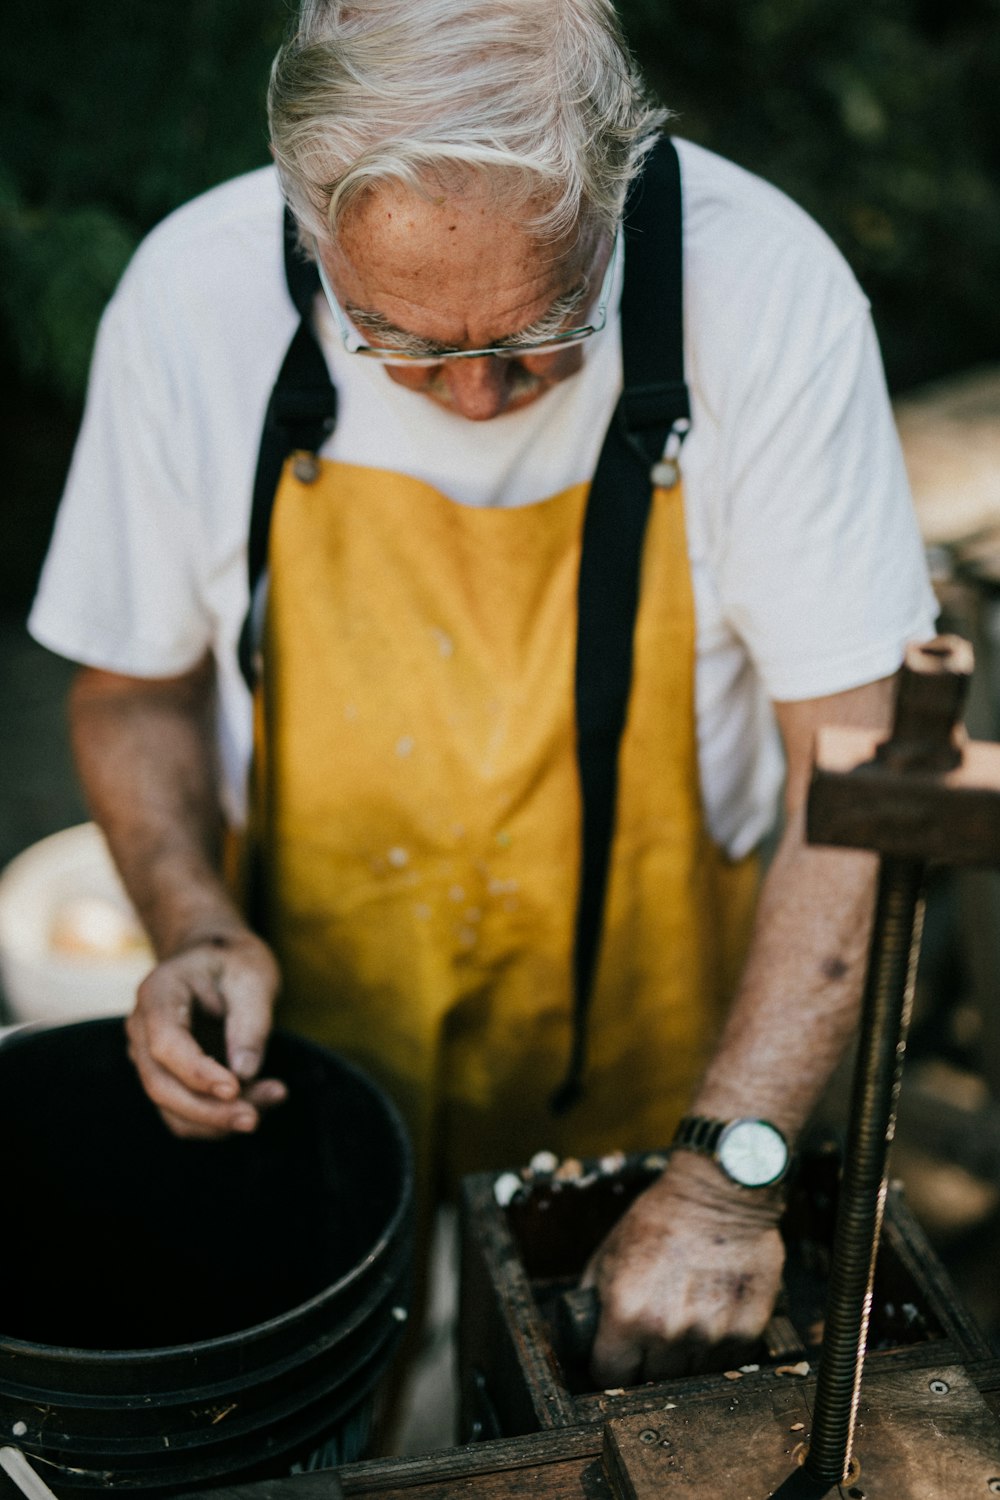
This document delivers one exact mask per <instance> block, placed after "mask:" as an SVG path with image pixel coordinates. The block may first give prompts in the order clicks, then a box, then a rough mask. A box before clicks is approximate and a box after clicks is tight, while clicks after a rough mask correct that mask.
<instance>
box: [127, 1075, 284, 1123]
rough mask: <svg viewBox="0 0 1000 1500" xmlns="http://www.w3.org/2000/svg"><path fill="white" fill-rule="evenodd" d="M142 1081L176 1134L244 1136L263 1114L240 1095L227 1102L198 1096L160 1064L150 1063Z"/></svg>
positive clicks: (204, 1095)
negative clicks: (236, 1133) (241, 1134)
mask: <svg viewBox="0 0 1000 1500" xmlns="http://www.w3.org/2000/svg"><path fill="white" fill-rule="evenodd" d="M142 1082H143V1087H144V1088H145V1090H146V1092H147V1094H148V1095H149V1097H150V1098H151V1099H152V1101H153V1103H154V1104H155V1105H156V1107H157V1108H158V1109H159V1110H160V1112H161V1114H162V1115H163V1117H164V1119H165V1120H166V1121H167V1124H168V1125H169V1126H170V1128H171V1130H173V1132H174V1134H175V1135H195V1136H222V1135H229V1134H231V1133H232V1132H233V1131H237V1132H241V1133H245V1132H248V1131H251V1130H255V1129H256V1128H257V1125H258V1124H259V1122H260V1113H259V1111H258V1109H257V1108H256V1106H255V1105H254V1104H253V1103H251V1102H250V1101H249V1100H246V1099H243V1098H241V1097H240V1096H239V1095H237V1096H236V1097H234V1098H233V1099H231V1100H228V1101H226V1100H221V1099H213V1098H212V1097H211V1096H210V1095H206V1094H200V1093H197V1092H195V1091H194V1090H192V1089H190V1088H188V1087H187V1086H186V1085H185V1084H183V1083H182V1082H181V1081H180V1079H179V1078H177V1077H176V1076H175V1075H174V1074H173V1073H170V1072H168V1071H167V1069H165V1068H162V1067H160V1066H159V1064H158V1063H155V1062H147V1065H146V1069H145V1071H144V1072H143V1074H142Z"/></svg>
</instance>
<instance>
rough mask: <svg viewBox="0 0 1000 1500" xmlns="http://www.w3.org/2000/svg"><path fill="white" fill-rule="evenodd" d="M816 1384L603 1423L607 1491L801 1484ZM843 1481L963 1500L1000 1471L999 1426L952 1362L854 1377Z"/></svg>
mask: <svg viewBox="0 0 1000 1500" xmlns="http://www.w3.org/2000/svg"><path fill="white" fill-rule="evenodd" d="M814 1397H815V1386H814V1383H813V1382H812V1381H808V1382H807V1381H801V1382H796V1384H795V1385H794V1386H788V1387H786V1388H785V1390H784V1391H783V1392H782V1393H781V1396H780V1400H779V1399H778V1392H777V1391H776V1390H775V1389H773V1388H771V1389H767V1388H763V1389H762V1388H758V1389H750V1390H743V1389H740V1390H738V1391H734V1392H733V1393H732V1395H731V1396H728V1397H722V1398H719V1399H717V1400H716V1401H714V1402H700V1403H697V1404H693V1405H691V1406H690V1407H687V1408H680V1407H679V1408H678V1409H676V1410H674V1411H669V1412H668V1411H661V1412H659V1413H657V1414H656V1415H655V1416H652V1415H645V1416H638V1417H637V1416H632V1417H624V1418H621V1419H618V1420H615V1421H612V1422H609V1423H608V1425H607V1428H606V1429H605V1450H604V1461H605V1467H606V1470H607V1473H608V1477H609V1481H610V1483H611V1485H612V1489H613V1491H614V1494H615V1496H616V1500H654V1497H656V1500H659V1497H660V1496H662V1495H664V1494H665V1493H670V1492H671V1490H672V1487H676V1489H677V1490H678V1492H681V1491H682V1492H683V1494H684V1497H685V1500H765V1497H766V1496H768V1495H772V1496H777V1495H778V1494H781V1493H782V1486H785V1489H784V1493H785V1494H791V1493H795V1492H798V1493H807V1492H808V1490H807V1489H805V1488H804V1487H803V1484H802V1482H801V1479H800V1478H794V1479H793V1476H796V1475H797V1471H798V1469H799V1462H798V1459H799V1454H800V1453H801V1452H802V1451H804V1445H805V1444H807V1443H808V1438H809V1425H810V1421H811V1410H812V1404H813V1400H814ZM855 1453H856V1457H857V1459H858V1461H859V1463H860V1472H859V1473H858V1475H857V1478H856V1479H852V1484H853V1488H851V1487H847V1486H845V1487H844V1489H843V1491H842V1493H846V1494H849V1495H850V1494H855V1493H860V1494H863V1495H864V1497H865V1500H960V1497H961V1500H965V1497H969V1500H972V1497H973V1496H976V1495H983V1496H984V1497H985V1496H987V1495H988V1494H989V1493H990V1489H989V1485H990V1481H991V1480H993V1481H995V1480H997V1479H998V1477H1000V1427H998V1426H997V1423H996V1421H995V1419H994V1417H993V1415H992V1413H991V1412H990V1411H989V1409H988V1408H987V1406H986V1404H985V1402H984V1401H983V1399H982V1397H981V1396H980V1394H979V1392H978V1391H977V1390H976V1387H975V1385H974V1383H973V1382H972V1380H971V1379H970V1377H969V1375H968V1374H967V1373H966V1372H965V1371H964V1370H962V1369H961V1368H960V1367H958V1366H948V1365H942V1366H938V1367H937V1368H935V1369H933V1370H932V1371H928V1370H920V1371H917V1370H905V1371H904V1370H898V1369H887V1368H885V1367H883V1368H881V1369H880V1370H879V1371H878V1373H877V1375H875V1376H872V1377H867V1378H866V1380H865V1383H864V1385H863V1387H862V1393H861V1404H860V1408H859V1424H858V1430H857V1439H856V1444H855Z"/></svg>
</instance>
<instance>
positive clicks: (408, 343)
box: [344, 302, 448, 354]
mask: <svg viewBox="0 0 1000 1500" xmlns="http://www.w3.org/2000/svg"><path fill="white" fill-rule="evenodd" d="M344 311H345V313H346V314H347V316H348V317H349V318H350V320H351V322H352V323H353V324H354V326H355V328H356V329H357V330H358V332H359V333H367V334H368V335H369V337H371V338H377V339H382V340H384V341H385V344H386V346H387V347H390V346H391V347H392V348H393V349H398V350H399V351H400V352H401V353H406V354H441V353H443V351H444V350H445V349H446V348H447V347H448V346H447V345H446V344H436V343H435V342H434V340H433V339H425V338H421V337H420V335H419V334H418V333H408V332H407V330H406V329H405V328H397V327H396V325H395V323H390V322H389V319H388V318H386V317H383V316H382V314H381V313H377V312H369V311H367V310H366V309H365V308H363V307H356V306H355V304H354V303H353V302H346V303H345V304H344Z"/></svg>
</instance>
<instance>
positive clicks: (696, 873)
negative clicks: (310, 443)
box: [257, 463, 754, 1188]
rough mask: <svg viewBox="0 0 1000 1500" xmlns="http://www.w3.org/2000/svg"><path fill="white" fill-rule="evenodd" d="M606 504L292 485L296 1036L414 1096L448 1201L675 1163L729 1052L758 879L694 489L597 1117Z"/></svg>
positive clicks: (622, 888)
mask: <svg viewBox="0 0 1000 1500" xmlns="http://www.w3.org/2000/svg"><path fill="white" fill-rule="evenodd" d="M585 501H586V488H585V487H582V486H581V487H579V488H576V489H572V490H569V491H566V492H565V493H563V494H560V495H556V496H553V497H552V498H550V499H549V500H546V501H543V502H541V503H539V504H535V505H528V506H522V507H518V508H516V509H512V510H479V509H475V508H472V507H466V506H461V505H458V504H455V503H454V502H452V501H451V500H449V499H447V498H446V497H445V496H443V495H441V494H439V493H438V492H437V491H435V490H434V489H432V488H431V487H429V486H427V485H425V484H423V483H421V482H419V481H417V480H414V479H410V478H407V477H406V476H402V475H399V474H394V473H388V472H380V471H371V470H365V469H359V468H354V467H351V466H346V465H342V464H337V463H323V464H322V465H321V466H320V468H319V472H318V476H317V478H316V479H315V480H314V481H313V482H311V483H303V482H302V481H300V480H299V479H297V478H296V477H295V473H294V471H293V467H292V465H291V464H289V465H288V466H287V467H286V470H285V472H284V475H283V477H282V481H281V484H280V486H279V491H278V495H277V500H276V504H275V510H274V515H273V519H272V524H271V544H270V585H269V596H268V609H267V625H266V634H265V646H264V663H265V670H264V676H263V683H262V690H261V692H260V694H259V700H258V702H259V708H258V718H257V722H258V727H259V730H260V735H259V743H260V746H261V749H262V751H263V749H264V747H266V754H264V755H262V757H261V759H260V760H259V761H258V770H259V771H265V768H266V771H265V774H263V775H258V778H257V788H258V800H257V809H258V827H259V831H260V836H261V842H262V846H263V849H264V850H265V852H266V861H265V866H264V868H265V872H266V873H265V908H264V909H265V913H266V917H265V920H266V928H267V932H268V936H269V938H270V940H271V942H272V943H273V944H274V947H275V950H276V952H277V955H278V958H279V961H280V962H281V965H282V970H283V973H284V989H283V993H282V998H281V1000H280V1002H279V1009H278V1014H277V1019H278V1021H279V1022H280V1023H281V1024H284V1025H288V1026H291V1027H292V1028H294V1029H297V1030H301V1031H303V1032H305V1033H306V1034H308V1035H310V1036H313V1037H315V1038H316V1039H318V1040H320V1041H322V1042H325V1043H327V1044H328V1045H330V1046H332V1047H334V1048H335V1049H336V1050H337V1051H341V1052H344V1053H345V1054H346V1055H348V1056H350V1057H352V1058H354V1059H356V1060H357V1061H358V1062H360V1063H361V1064H362V1066H364V1067H365V1068H367V1069H368V1070H369V1071H370V1072H371V1073H372V1074H373V1075H374V1076H375V1077H376V1078H377V1079H378V1080H379V1081H380V1082H381V1083H382V1084H383V1086H384V1087H386V1088H387V1090H388V1091H389V1092H390V1094H392V1096H393V1097H394V1098H395V1099H396V1101H397V1103H398V1104H399V1105H400V1107H401V1109H402V1110H403V1113H404V1116H405V1117H406V1119H407V1121H408V1124H409V1126H410V1128H411V1131H412V1132H413V1137H414V1144H415V1147H416V1150H417V1155H418V1159H420V1160H422V1161H423V1162H424V1163H429V1162H431V1161H434V1162H435V1163H436V1164H437V1167H438V1169H439V1171H440V1174H441V1175H440V1177H439V1181H438V1183H436V1184H435V1186H436V1187H438V1188H440V1187H442V1186H444V1187H450V1186H451V1185H452V1184H453V1183H454V1181H455V1178H456V1177H457V1176H458V1175H459V1174H460V1173H462V1172H464V1171H470V1170H474V1169H478V1168H484V1167H500V1166H505V1165H511V1164H516V1163H518V1162H521V1161H523V1160H527V1159H528V1158H529V1157H530V1156H531V1155H532V1154H533V1153H534V1152H535V1151H536V1150H538V1149H539V1148H540V1147H543V1146H544V1147H548V1148H550V1149H553V1150H556V1151H558V1152H560V1153H568V1152H572V1153H573V1154H576V1155H583V1154H586V1155H591V1154H601V1153H603V1152H605V1151H608V1150H611V1149H613V1148H616V1147H617V1148H621V1149H626V1150H631V1149H641V1148H644V1147H649V1146H652V1145H662V1144H663V1143H665V1142H666V1141H668V1140H669V1139H670V1136H671V1134H672V1132H673V1128H674V1125H675V1124H676V1122H677V1120H678V1119H679V1118H680V1116H681V1114H682V1113H683V1112H684V1108H685V1107H686V1104H687V1101H688V1099H689V1097H690V1092H691V1089H692V1087H693V1085H694V1083H695V1081H696V1079H697V1077H698V1075H699V1073H700V1071H701V1069H702V1068H703V1066H704V1064H705V1062H706V1060H707V1057H708V1055H709V1052H710V1049H711V1046H712V1044H713V1040H714V1038H715V1037H716V1035H717V1033H718V1027H719V1021H720V1015H721V1008H722V1006H723V1004H724V1002H725V1000H726V999H727V998H728V995H729V994H730V992H731V987H732V983H733V978H734V974H733V964H732V958H733V954H734V950H735V949H738V948H739V947H740V946H741V938H742V936H743V935H744V934H745V931H746V927H747V920H748V916H749V911H750V906H751V903H752V891H753V885H754V872H753V870H752V868H751V867H750V866H749V865H748V864H747V863H746V862H744V864H742V865H740V866H731V865H729V864H727V862H726V861H725V860H724V859H723V857H722V856H721V855H720V854H719V852H718V851H717V850H716V849H715V847H714V846H713V845H712V843H711V841H710V840H709V838H708V836H707V834H706V831H705V828H704V825H703V820H702V817H701V811H700V807H701V799H700V795H699V787H698V774H697V747H696V740H695V717H694V702H693V692H694V613H693V605H692V596H691V584H690V576H689V568H688V561H687V547H686V544H685V536H684V512H683V498H682V491H681V487H680V485H679V484H678V485H677V486H675V487H674V488H673V489H672V490H658V491H656V492H655V494H654V499H653V507H652V512H651V516H650V521H649V527H648V531H647V537H646V545H645V550H644V554H643V568H642V590H641V603H640V608H639V614H638V620H637V624H636V632H635V642H634V652H635V656H634V676H633V688H632V694H631V697H630V706H629V716H628V722H627V725H626V729H625V734H624V738H623V741H622V745H621V750H620V758H619V797H618V813H617V824H616V831H615V836H614V841H613V845H612V851H611V864H610V878H609V886H608V897H607V908H606V914H605V923H604V932H603V936H602V941H601V946H600V950H599V951H600V958H599V962H598V967H597V973H596V978H595V983H594V987H593V995H592V1000H591V1005H590V1014H589V1020H588V1056H589V1061H588V1068H587V1081H586V1090H585V1092H584V1094H583V1097H582V1100H581V1102H580V1103H579V1104H578V1105H577V1107H576V1108H574V1109H573V1110H572V1111H571V1112H569V1113H568V1114H566V1115H564V1116H562V1117H560V1118H556V1117H554V1116H553V1114H552V1112H551V1110H550V1109H549V1107H548V1101H549V1099H550V1096H551V1094H552V1092H553V1090H554V1088H555V1087H556V1086H557V1085H558V1083H559V1080H560V1077H561V1075H562V1072H563V1071H564V1068H565V1059H566V1056H567V1054H568V1051H569V1046H570V1030H571V1016H572V1009H573V995H572V964H571V955H572V948H573V922H574V914H575V910H576V901H577V895H578V883H579V853H578V851H579V848H580V793H579V782H578V775H577V767H576V760H575V754H574V726H573V690H572V682H573V660H574V644H575V640H576V598H575V590H576V582H577V576H578V572H579V561H580V545H581V543H580V537H581V527H582V519H583V513H584V506H585Z"/></svg>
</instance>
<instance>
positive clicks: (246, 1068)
mask: <svg viewBox="0 0 1000 1500" xmlns="http://www.w3.org/2000/svg"><path fill="white" fill-rule="evenodd" d="M214 696H215V695H214V680H213V672H212V667H211V665H210V663H209V662H208V661H207V660H206V661H205V662H203V663H202V664H200V665H199V666H198V667H196V668H195V669H194V670H192V671H190V672H188V673H185V674H184V675H183V676H180V677H170V678H155V679H146V678H137V677H125V676H120V675H118V674H116V673H112V672H103V671H98V670H96V669H93V668H84V669H83V670H82V671H81V672H80V673H79V674H78V676H77V678H76V680H75V682H74V685H73V689H72V693H71V697H70V724H71V730H72V737H73V749H74V753H75V756H76V761H77V766H78V769H79V772H80V777H81V780H82V782H83V787H84V791H85V793H86V795H87V799H88V802H89V804H90V807H91V810H92V812H93V815H94V818H95V819H96V821H97V822H98V823H99V824H100V826H101V827H102V829H103V830H104V834H105V836H106V838H107V840H108V844H109V846H110V848H111V852H112V854H113V856H114V859H115V862H116V864H117V865H118V868H119V870H120V872H121V875H122V878H123V880H124V882H125V886H126V888H127V890H128V892H129V895H130V896H131V898H132V901H133V902H134V904H135V907H136V910H137V911H138V913H139V916H140V918H141V920H142V922H143V925H144V926H145V928H146V931H147V932H148V934H149V937H150V940H151V942H152V944H153V947H154V949H155V952H156V955H157V959H158V963H157V966H156V968H154V969H153V971H152V973H151V974H150V975H149V976H148V977H147V978H146V979H145V980H144V981H143V983H142V984H141V985H140V987H139V992H138V997H137V1001H136V1008H135V1011H134V1013H133V1014H132V1016H131V1017H130V1018H129V1021H128V1036H129V1048H130V1052H131V1055H132V1059H133V1061H134V1063H135V1065H136V1067H137V1069H138V1071H139V1075H140V1077H141V1079H142V1082H143V1086H144V1088H145V1089H146V1092H147V1093H148V1094H149V1096H150V1098H152V1099H153V1101H154V1102H155V1103H156V1104H157V1105H158V1106H159V1109H160V1112H161V1114H162V1115H163V1117H164V1119H165V1120H166V1122H167V1124H168V1125H169V1126H170V1128H171V1129H172V1130H173V1131H175V1133H177V1134H179V1135H185V1136H203V1137H217V1136H223V1135H228V1134H229V1133H230V1132H231V1131H234V1130H235V1131H249V1130H253V1129H255V1128H256V1126H257V1124H258V1122H259V1118H260V1111H261V1110H262V1109H265V1108H267V1107H268V1106H269V1105H271V1104H275V1103H278V1102H280V1100H281V1099H283V1098H284V1096H285V1089H284V1085H283V1084H281V1083H280V1082H279V1081H278V1080H277V1079H261V1078H258V1076H257V1074H258V1071H259V1068H260V1063H261V1058H262V1055H263V1050H264V1045H265V1042H266V1039H267V1034H268V1031H269V1030H270V1025H271V1013H272V1009H273V1005H274V998H275V995H276V994H277V990H278V984H279V975H278V968H277V965H276V963H275V960H274V957H273V955H272V954H271V952H270V950H269V949H268V948H267V946H266V945H265V944H264V943H263V942H261V940H260V939H259V938H258V937H256V936H255V935H254V934H253V933H252V932H251V931H250V929H249V928H248V927H247V925H246V922H245V920H244V918H243V915H242V913H241V912H240V910H239V908H238V906H237V905H236V903H235V901H234V900H233V898H232V896H231V894H230V892H229V891H228V889H227V887H226V885H225V883H224V881H223V879H222V876H221V873H220V848H221V838H222V820H221V815H220V811H219V799H218V791H217V776H216V756H215V737H214V732H213V707H214ZM199 1010H200V1011H203V1012H205V1013H206V1014H207V1015H209V1016H212V1017H214V1018H215V1019H216V1021H218V1022H221V1023H222V1026H223V1030H224V1036H225V1058H226V1062H225V1063H223V1062H221V1061H217V1060H216V1059H215V1058H213V1057H210V1056H209V1055H208V1053H207V1052H205V1051H204V1050H203V1049H202V1048H201V1046H200V1045H199V1044H198V1042H197V1041H196V1039H195V1034H194V1024H195V1022H196V1017H197V1012H198V1011H199ZM226 1064H228V1066H227V1065H226Z"/></svg>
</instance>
